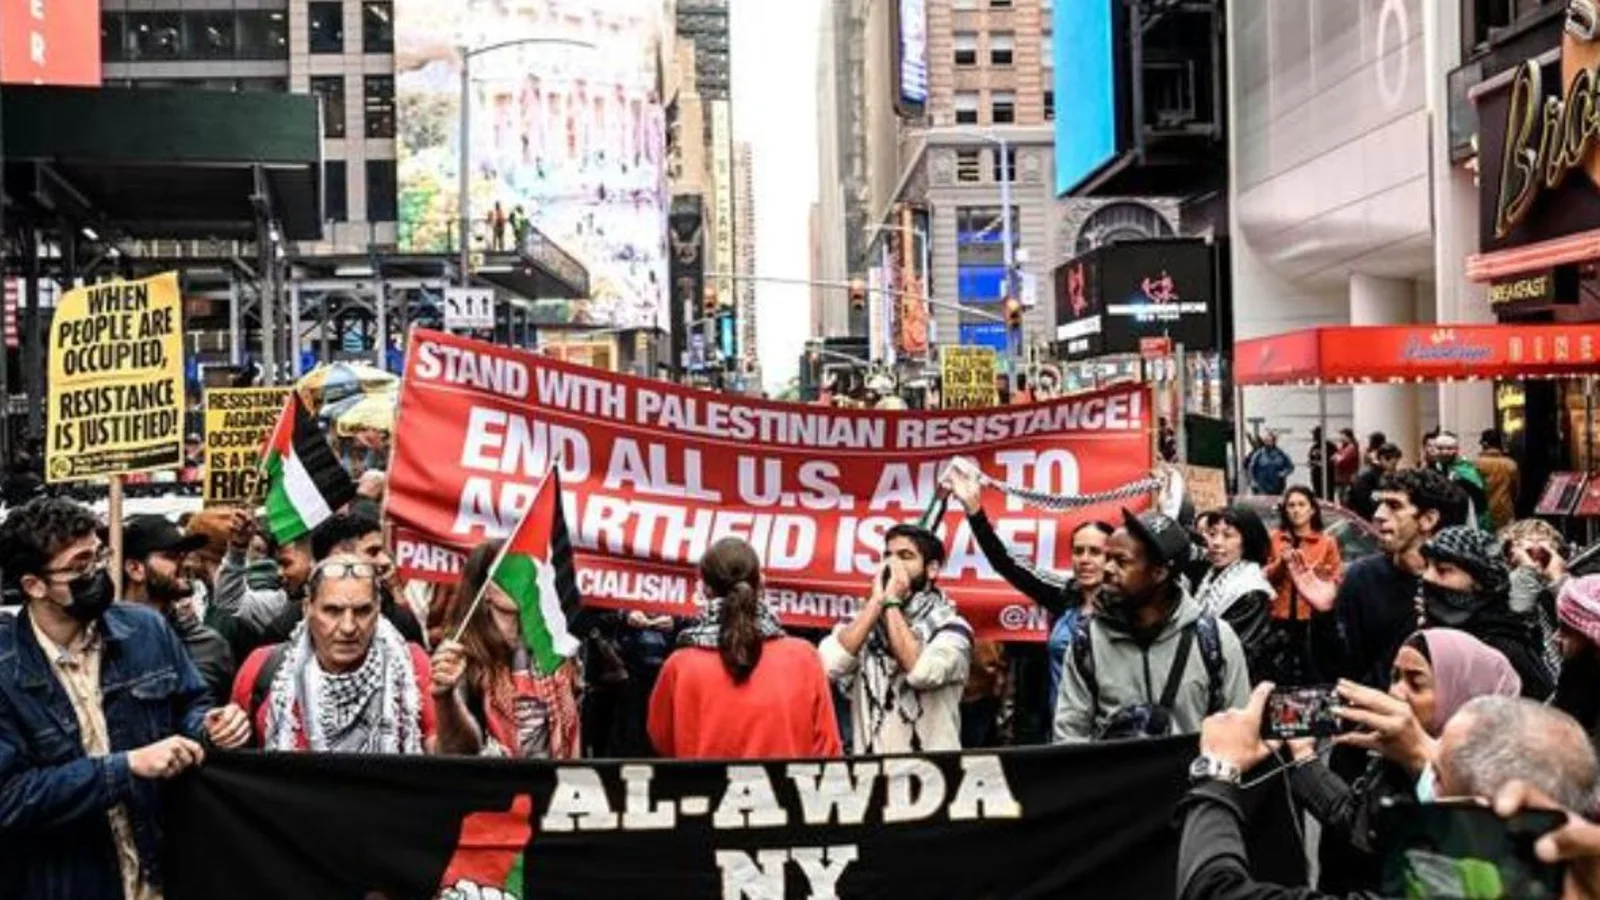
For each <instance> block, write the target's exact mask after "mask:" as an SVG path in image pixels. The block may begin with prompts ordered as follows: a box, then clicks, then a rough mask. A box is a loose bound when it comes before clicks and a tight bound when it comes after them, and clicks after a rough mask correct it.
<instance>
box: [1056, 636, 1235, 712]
mask: <svg viewBox="0 0 1600 900" xmlns="http://www.w3.org/2000/svg"><path fill="white" fill-rule="evenodd" d="M1090 618H1091V617H1089V616H1082V617H1080V618H1079V619H1078V621H1077V622H1076V623H1075V624H1074V625H1073V628H1072V644H1071V647H1072V666H1073V668H1075V669H1077V670H1078V674H1079V675H1080V676H1082V678H1083V682H1084V684H1085V685H1087V686H1088V688H1089V698H1090V702H1091V703H1092V704H1093V705H1094V708H1095V709H1096V710H1099V708H1100V682H1099V681H1098V680H1097V679H1096V678H1095V674H1094V649H1093V647H1092V646H1091V644H1090V638H1089V620H1090ZM1196 643H1199V645H1200V660H1201V661H1202V662H1203V663H1205V667H1206V682H1207V687H1206V690H1207V700H1206V712H1207V713H1208V714H1209V713H1214V712H1220V711H1221V710H1222V709H1223V708H1225V707H1226V705H1227V704H1226V702H1225V701H1224V700H1223V697H1222V679H1223V675H1224V663H1223V659H1222V636H1221V634H1220V633H1219V632H1218V631H1217V619H1216V617H1215V616H1213V615H1212V614H1211V613H1210V612H1209V611H1206V612H1202V613H1200V617H1199V618H1197V619H1195V620H1194V621H1193V622H1190V623H1189V624H1188V625H1185V626H1184V629H1183V636H1182V637H1180V638H1179V639H1178V649H1177V651H1176V652H1175V653H1174V654H1173V658H1172V668H1171V670H1170V671H1168V672H1167V682H1166V686H1165V687H1164V688H1162V691H1161V699H1160V702H1159V703H1158V704H1157V706H1158V710H1159V714H1160V721H1162V722H1170V715H1171V713H1170V710H1171V708H1172V704H1173V702H1174V701H1176V700H1177V697H1178V688H1179V687H1180V685H1181V682H1182V679H1183V672H1184V670H1185V669H1187V668H1188V666H1189V651H1190V649H1191V648H1192V647H1193V645H1194V644H1196ZM1142 705H1143V704H1141V706H1142ZM1135 715H1138V712H1136V713H1135ZM1145 715H1146V717H1147V718H1149V714H1148V713H1146V714H1145ZM1116 724H1117V723H1115V722H1108V723H1107V724H1106V728H1107V730H1110V729H1112V728H1113V727H1115V726H1116ZM1135 728H1136V730H1138V731H1140V732H1141V733H1145V734H1149V733H1150V732H1149V731H1147V730H1145V729H1144V728H1142V727H1139V726H1135ZM1165 730H1167V729H1166V728H1164V727H1163V728H1158V729H1157V730H1156V731H1157V733H1161V732H1164V731H1165ZM1107 736H1108V735H1101V737H1102V738H1105V737H1107ZM1120 736H1128V735H1120Z"/></svg>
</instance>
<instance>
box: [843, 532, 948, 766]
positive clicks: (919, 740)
mask: <svg viewBox="0 0 1600 900" xmlns="http://www.w3.org/2000/svg"><path fill="white" fill-rule="evenodd" d="M944 558H945V557H944V543H943V542H942V541H940V540H939V538H938V536H936V535H935V534H934V533H933V532H931V531H929V530H928V529H926V528H922V527H919V526H916V525H896V526H895V527H893V528H891V529H889V531H888V532H887V533H886V534H885V535H884V567H883V569H882V571H881V572H880V574H879V576H878V577H877V578H874V579H873V580H872V594H871V596H870V597H869V598H868V599H867V602H866V604H865V605H864V606H862V608H861V612H860V613H859V614H857V615H856V617H855V619H853V620H852V621H850V622H849V623H847V624H843V625H840V626H838V627H837V628H835V629H834V631H833V633H832V634H830V635H828V636H827V637H825V638H823V639H822V644H821V645H820V646H819V647H818V650H819V651H820V652H821V654H822V664H823V667H824V668H825V669H826V670H827V672H828V677H829V679H831V680H832V681H833V682H834V683H835V684H837V685H839V687H841V688H842V689H844V690H846V691H849V692H850V698H851V701H852V702H851V707H850V708H851V719H852V725H853V727H852V728H851V733H852V738H853V743H854V745H855V752H856V754H857V755H862V754H884V753H926V752H931V751H938V750H960V749H961V694H962V692H963V689H964V687H965V686H966V682H967V671H968V669H969V668H970V667H971V665H972V626H970V625H968V624H967V621H966V620H965V619H963V618H961V616H960V614H958V613H957V612H956V608H955V604H954V603H952V602H950V599H949V598H948V597H946V596H945V595H944V592H943V591H941V590H939V587H938V585H937V584H936V582H937V581H938V579H939V567H940V566H942V565H943V564H944Z"/></svg>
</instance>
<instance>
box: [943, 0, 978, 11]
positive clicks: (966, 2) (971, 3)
mask: <svg viewBox="0 0 1600 900" xmlns="http://www.w3.org/2000/svg"><path fill="white" fill-rule="evenodd" d="M950 8H951V9H977V8H978V0H952V2H951V3H950Z"/></svg>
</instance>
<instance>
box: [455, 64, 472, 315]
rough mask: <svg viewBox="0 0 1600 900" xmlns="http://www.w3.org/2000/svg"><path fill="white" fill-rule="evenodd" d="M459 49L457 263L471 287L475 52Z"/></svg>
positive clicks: (462, 276) (462, 283) (464, 285)
mask: <svg viewBox="0 0 1600 900" xmlns="http://www.w3.org/2000/svg"><path fill="white" fill-rule="evenodd" d="M457 51H458V52H459V53H460V54H461V115H460V125H461V133H460V135H459V136H458V141H457V143H458V145H459V146H458V147H457V151H456V152H457V153H458V154H459V155H460V157H461V160H460V163H461V164H460V165H459V166H458V167H457V168H458V169H459V172H458V175H457V177H458V181H457V184H456V190H457V192H458V196H457V198H456V209H457V210H458V211H459V213H460V219H461V221H460V223H459V233H458V234H457V235H456V241H457V242H458V243H460V245H461V254H460V258H459V259H458V261H457V265H459V266H460V268H461V272H460V277H461V286H462V287H468V286H470V285H471V284H472V272H471V269H470V268H469V264H470V261H471V260H470V256H471V252H472V240H471V237H472V197H471V182H472V154H471V152H470V151H469V148H468V144H469V143H470V142H471V140H472V139H471V137H470V135H471V133H472V51H470V50H468V49H467V48H466V47H464V46H463V47H458V48H457Z"/></svg>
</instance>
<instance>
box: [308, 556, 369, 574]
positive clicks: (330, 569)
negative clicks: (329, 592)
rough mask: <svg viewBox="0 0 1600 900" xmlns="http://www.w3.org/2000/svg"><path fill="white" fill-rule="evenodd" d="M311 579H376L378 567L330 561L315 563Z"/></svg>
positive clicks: (362, 563) (360, 563)
mask: <svg viewBox="0 0 1600 900" xmlns="http://www.w3.org/2000/svg"><path fill="white" fill-rule="evenodd" d="M311 577H313V578H317V579H328V578H377V577H378V567H377V566H375V565H373V564H372V563H364V562H344V561H343V560H332V561H324V562H320V563H317V566H316V568H314V569H312V570H311Z"/></svg>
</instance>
